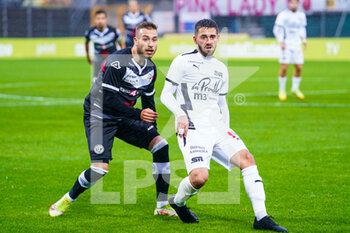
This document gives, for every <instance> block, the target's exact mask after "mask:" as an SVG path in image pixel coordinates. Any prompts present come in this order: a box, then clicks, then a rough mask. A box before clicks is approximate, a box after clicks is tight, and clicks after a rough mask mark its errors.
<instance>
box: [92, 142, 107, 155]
mask: <svg viewBox="0 0 350 233" xmlns="http://www.w3.org/2000/svg"><path fill="white" fill-rule="evenodd" d="M104 151H105V148H104V147H103V146H102V145H101V144H97V145H96V146H95V147H94V152H95V153H96V154H98V155H100V154H102V153H103V152H104Z"/></svg>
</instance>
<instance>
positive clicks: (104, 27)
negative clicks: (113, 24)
mask: <svg viewBox="0 0 350 233" xmlns="http://www.w3.org/2000/svg"><path fill="white" fill-rule="evenodd" d="M106 28H107V25H105V26H103V27H102V28H97V30H99V31H100V32H103V31H104V30H105V29H106Z"/></svg>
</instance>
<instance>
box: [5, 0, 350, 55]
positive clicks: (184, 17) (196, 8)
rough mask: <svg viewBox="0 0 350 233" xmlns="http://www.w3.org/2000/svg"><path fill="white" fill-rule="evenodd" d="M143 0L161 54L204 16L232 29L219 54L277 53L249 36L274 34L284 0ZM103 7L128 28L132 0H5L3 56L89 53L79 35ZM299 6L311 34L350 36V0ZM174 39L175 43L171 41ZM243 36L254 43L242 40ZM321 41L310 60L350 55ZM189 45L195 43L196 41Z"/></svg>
mask: <svg viewBox="0 0 350 233" xmlns="http://www.w3.org/2000/svg"><path fill="white" fill-rule="evenodd" d="M140 5H141V9H142V11H144V12H145V13H146V14H148V15H150V16H151V18H152V20H153V21H154V22H155V23H156V24H158V26H159V33H160V35H161V36H162V37H164V38H165V40H161V41H162V42H165V45H164V44H160V45H162V46H160V51H159V52H158V54H157V57H159V58H161V57H163V58H169V55H170V58H171V57H174V56H175V55H177V54H179V53H181V52H184V51H186V49H188V47H189V46H188V44H186V41H182V43H181V42H180V41H178V39H179V38H180V39H183V38H184V37H182V36H181V35H180V36H176V35H175V36H174V34H175V33H176V34H178V33H192V29H193V25H194V23H195V22H196V21H197V20H198V19H200V18H203V17H211V18H213V19H214V20H216V21H217V22H218V24H219V27H220V29H223V28H225V32H228V33H230V36H229V38H226V39H227V42H232V43H229V44H226V45H225V46H221V48H222V51H224V53H225V54H220V51H218V52H219V57H228V58H235V57H249V58H253V57H261V58H269V57H270V58H271V57H273V58H276V57H277V56H278V45H277V43H276V42H275V41H274V40H266V41H264V40H249V39H252V38H253V39H257V38H259V39H262V38H272V37H273V34H272V28H273V25H274V20H275V17H276V14H277V13H278V12H280V11H281V10H283V9H284V8H286V6H287V1H285V0H277V1H269V0H260V1H257V0H254V1H253V0H252V1H249V0H237V1H232V0H217V1H209V0H203V1H198V0H189V1H184V0H162V1H161V0H145V1H140ZM98 9H105V10H106V11H107V12H108V18H109V19H108V23H109V24H110V25H112V26H115V27H118V28H119V29H120V30H121V31H122V32H123V31H124V30H123V26H122V22H121V17H122V14H123V13H124V12H125V10H126V9H127V0H124V1H123V0H91V1H90V0H1V10H0V20H1V24H0V36H1V38H2V39H1V41H0V48H1V50H0V51H1V52H0V57H9V58H11V57H17V58H20V57H23V56H24V57H66V58H71V57H84V55H85V54H84V53H85V51H84V45H83V42H82V39H80V38H81V37H82V36H83V35H84V31H85V30H86V29H87V28H88V27H89V26H90V25H91V24H92V23H93V22H92V19H93V17H92V16H93V13H94V12H95V11H96V10H98ZM300 10H302V11H305V12H306V14H307V20H308V26H307V34H308V37H309V38H346V37H350V14H349V11H350V1H349V0H301V4H300ZM77 37H78V38H79V40H80V42H81V43H78V42H79V41H78V40H41V41H40V42H41V43H39V44H38V41H36V40H32V42H33V43H34V44H31V43H30V42H29V41H30V40H26V41H25V43H29V44H28V45H30V44H31V46H30V47H31V49H29V50H28V49H27V50H23V49H21V44H18V43H19V41H18V40H10V41H9V40H6V38H77ZM187 38H189V39H190V37H187ZM176 40H177V41H176ZM63 41H65V43H64V42H63ZM170 41H171V42H172V45H173V46H171V44H170V43H166V42H170ZM242 41H243V42H244V41H245V42H246V41H249V42H250V43H243V44H242V43H239V42H242ZM316 41H317V42H316V45H317V46H310V50H311V51H306V54H305V58H306V60H307V59H308V58H315V59H320V58H331V59H337V58H340V59H346V57H347V54H348V52H349V47H350V46H349V44H348V43H349V42H348V41H344V40H342V41H340V42H339V41H336V40H335V41H333V40H327V41H322V43H321V42H320V41H319V40H316ZM20 42H23V41H20ZM45 42H47V43H45ZM234 42H238V44H237V43H234ZM333 42H335V43H333ZM318 43H320V44H318ZM342 43H345V44H346V45H342ZM175 45H176V46H175ZM186 45H187V46H186ZM189 45H190V46H192V44H191V42H190V43H189ZM235 45H236V46H235ZM35 48H36V49H35ZM316 48H317V49H316ZM227 51H229V52H227Z"/></svg>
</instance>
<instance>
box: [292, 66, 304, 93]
mask: <svg viewBox="0 0 350 233" xmlns="http://www.w3.org/2000/svg"><path fill="white" fill-rule="evenodd" d="M302 68H303V65H302V64H295V65H294V73H293V80H292V92H293V93H294V94H295V95H296V96H297V97H298V98H299V99H304V98H305V96H304V94H303V93H302V92H301V91H300V82H301V70H302Z"/></svg>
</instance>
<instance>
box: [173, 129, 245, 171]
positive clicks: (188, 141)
mask: <svg viewBox="0 0 350 233" xmlns="http://www.w3.org/2000/svg"><path fill="white" fill-rule="evenodd" d="M177 140H178V143H179V147H180V149H181V152H182V155H183V157H184V160H185V164H186V169H187V173H188V174H190V172H191V171H192V170H193V169H196V168H203V167H205V168H208V169H210V160H211V159H213V160H214V161H215V162H217V163H218V164H220V165H222V166H223V167H224V168H226V169H227V170H229V171H230V170H231V169H232V168H233V167H235V165H233V164H231V163H230V159H231V157H232V156H233V155H235V154H236V153H237V152H239V151H241V150H244V149H246V150H247V147H246V146H245V145H244V143H243V141H242V140H241V139H240V138H239V137H238V135H237V134H236V133H235V132H234V131H233V130H232V129H229V130H219V129H218V128H205V129H203V128H202V129H197V128H196V129H195V130H188V134H187V137H186V138H185V139H184V138H180V137H179V136H177Z"/></svg>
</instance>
